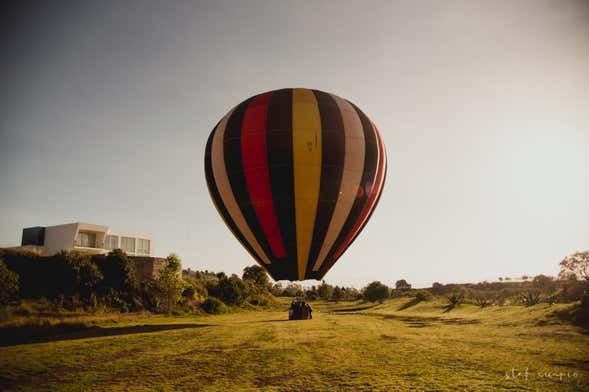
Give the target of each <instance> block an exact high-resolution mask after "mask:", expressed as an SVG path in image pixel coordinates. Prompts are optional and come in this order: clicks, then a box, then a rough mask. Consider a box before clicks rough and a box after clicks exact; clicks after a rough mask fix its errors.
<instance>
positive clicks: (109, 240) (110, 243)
mask: <svg viewBox="0 0 589 392" xmlns="http://www.w3.org/2000/svg"><path fill="white" fill-rule="evenodd" d="M118 247H119V236H117V235H107V236H106V238H105V239H104V249H108V250H113V249H117V248H118Z"/></svg>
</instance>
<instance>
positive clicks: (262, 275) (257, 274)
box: [241, 265, 269, 290]
mask: <svg viewBox="0 0 589 392" xmlns="http://www.w3.org/2000/svg"><path fill="white" fill-rule="evenodd" d="M241 278H242V279H243V280H249V281H251V282H253V283H254V284H255V285H256V286H257V287H258V288H260V289H262V290H264V289H267V288H268V282H269V279H268V274H266V271H264V269H263V268H262V267H260V266H259V265H252V266H249V267H245V268H244V269H243V275H242V276H241Z"/></svg>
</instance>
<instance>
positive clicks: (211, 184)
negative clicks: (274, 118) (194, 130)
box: [205, 124, 264, 267]
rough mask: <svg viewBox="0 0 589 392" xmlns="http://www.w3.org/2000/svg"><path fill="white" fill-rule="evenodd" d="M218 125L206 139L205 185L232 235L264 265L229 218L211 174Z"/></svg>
mask: <svg viewBox="0 0 589 392" xmlns="http://www.w3.org/2000/svg"><path fill="white" fill-rule="evenodd" d="M218 126H219V124H217V125H216V126H215V128H214V130H213V132H211V135H210V136H209V139H208V141H207V146H206V148H205V177H206V180H207V186H208V188H209V194H210V195H211V199H213V203H214V204H215V205H216V206H217V209H218V210H219V213H220V214H221V215H222V216H223V219H224V220H225V222H226V223H227V226H229V229H230V230H231V232H232V233H233V235H234V236H235V237H236V238H237V239H238V240H239V241H240V242H241V243H242V244H243V245H244V246H245V248H246V249H247V250H248V251H249V252H250V254H251V255H252V257H254V258H255V259H256V261H257V262H258V263H259V264H260V265H261V266H262V267H264V262H263V261H262V259H261V258H260V256H259V255H258V254H257V253H256V252H255V251H254V249H253V248H252V247H251V246H250V245H249V244H248V242H247V241H246V240H245V237H244V236H243V234H241V232H240V231H239V229H238V228H237V225H236V224H235V222H234V221H233V219H231V215H229V212H228V211H227V208H225V204H224V203H223V200H222V199H221V195H220V194H219V189H218V188H217V185H216V183H215V177H214V176H213V166H212V165H213V164H212V154H211V151H212V146H213V137H214V136H215V133H216V132H217V127H218Z"/></svg>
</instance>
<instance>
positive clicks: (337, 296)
mask: <svg viewBox="0 0 589 392" xmlns="http://www.w3.org/2000/svg"><path fill="white" fill-rule="evenodd" d="M343 296H344V292H343V290H342V289H341V288H340V287H339V286H335V288H334V289H333V295H332V296H331V298H333V300H334V301H335V302H339V301H340V300H341V299H342V297H343Z"/></svg>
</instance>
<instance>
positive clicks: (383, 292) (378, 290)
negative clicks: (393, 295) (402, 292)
mask: <svg viewBox="0 0 589 392" xmlns="http://www.w3.org/2000/svg"><path fill="white" fill-rule="evenodd" d="M388 297H389V288H388V287H387V286H386V285H384V284H382V283H381V282H378V281H376V282H372V283H370V284H369V285H368V286H366V288H365V289H364V299H365V300H367V301H370V302H375V301H378V302H383V301H384V300H385V299H387V298H388Z"/></svg>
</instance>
